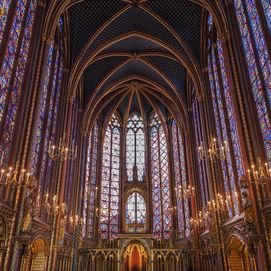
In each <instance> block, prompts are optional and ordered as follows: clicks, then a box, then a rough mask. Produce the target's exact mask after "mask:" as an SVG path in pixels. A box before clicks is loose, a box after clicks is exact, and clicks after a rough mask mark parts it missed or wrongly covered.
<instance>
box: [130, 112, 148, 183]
mask: <svg viewBox="0 0 271 271" xmlns="http://www.w3.org/2000/svg"><path fill="white" fill-rule="evenodd" d="M126 169H127V177H128V181H134V180H138V181H143V180H144V175H145V135H144V124H143V121H142V118H141V117H140V116H139V115H138V114H133V115H131V116H130V118H129V119H128V122H127V132H126Z"/></svg>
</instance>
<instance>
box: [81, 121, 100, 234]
mask: <svg viewBox="0 0 271 271" xmlns="http://www.w3.org/2000/svg"><path fill="white" fill-rule="evenodd" d="M97 152H98V124H97V122H95V124H94V127H93V129H92V132H91V134H90V136H89V141H88V149H87V158H86V171H85V189H84V194H85V195H84V207H83V219H84V230H83V234H84V236H85V237H87V238H93V233H94V216H95V198H96V191H97V190H96V185H97V183H96V180H97V174H96V173H97Z"/></svg>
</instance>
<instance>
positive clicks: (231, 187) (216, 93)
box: [208, 16, 244, 216]
mask: <svg viewBox="0 0 271 271" xmlns="http://www.w3.org/2000/svg"><path fill="white" fill-rule="evenodd" d="M208 26H209V30H210V33H209V35H210V36H209V40H208V45H209V47H208V74H209V81H210V90H211V95H212V101H213V110H214V117H215V126H216V134H217V139H218V144H219V145H220V148H222V147H223V148H225V154H226V157H225V159H224V160H221V167H222V173H223V179H224V189H225V192H226V196H227V197H230V198H231V201H229V202H230V203H229V205H228V207H229V208H228V209H229V214H230V216H232V215H235V214H237V213H238V196H237V190H236V183H237V181H238V179H239V178H240V177H241V176H242V174H243V173H244V170H243V164H242V158H241V149H240V144H239V140H238V133H237V124H236V118H235V115H234V108H233V102H232V98H231V96H232V95H231V93H230V88H229V83H228V77H227V71H226V66H225V61H224V55H223V49H222V44H221V41H220V40H212V34H211V33H212V32H213V27H214V25H213V20H212V17H211V16H209V19H208ZM215 43H216V46H213V45H214V44H215ZM221 154H222V153H221Z"/></svg>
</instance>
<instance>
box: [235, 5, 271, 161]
mask: <svg viewBox="0 0 271 271" xmlns="http://www.w3.org/2000/svg"><path fill="white" fill-rule="evenodd" d="M261 3H262V5H263V8H264V11H265V16H266V21H267V26H268V28H269V30H270V28H271V23H270V18H271V17H270V14H271V12H270V1H265V0H262V1H261ZM261 3H259V5H260V4H261ZM234 6H235V12H236V17H237V21H238V24H239V29H240V34H241V39H242V43H243V50H244V55H245V58H246V63H247V67H248V74H249V78H250V83H251V87H252V91H253V96H254V101H255V106H256V110H257V113H258V120H259V123H260V129H261V132H262V137H263V142H264V146H265V151H266V157H267V159H268V161H269V163H271V118H270V107H271V76H270V75H271V60H270V56H269V54H268V48H267V45H266V40H265V36H264V32H263V26H262V24H261V21H260V19H259V13H258V10H257V6H256V2H255V1H254V0H251V1H248V0H245V1H243V0H235V1H234Z"/></svg>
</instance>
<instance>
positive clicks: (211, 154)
mask: <svg viewBox="0 0 271 271" xmlns="http://www.w3.org/2000/svg"><path fill="white" fill-rule="evenodd" d="M205 145H206V144H203V142H201V144H200V146H199V148H198V152H199V156H200V159H209V160H210V161H211V162H215V160H216V159H219V160H225V158H226V151H227V145H228V143H227V141H224V142H223V145H221V146H220V145H219V143H218V141H217V139H216V138H213V139H212V140H211V143H210V145H209V146H208V147H207V148H206V147H205Z"/></svg>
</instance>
